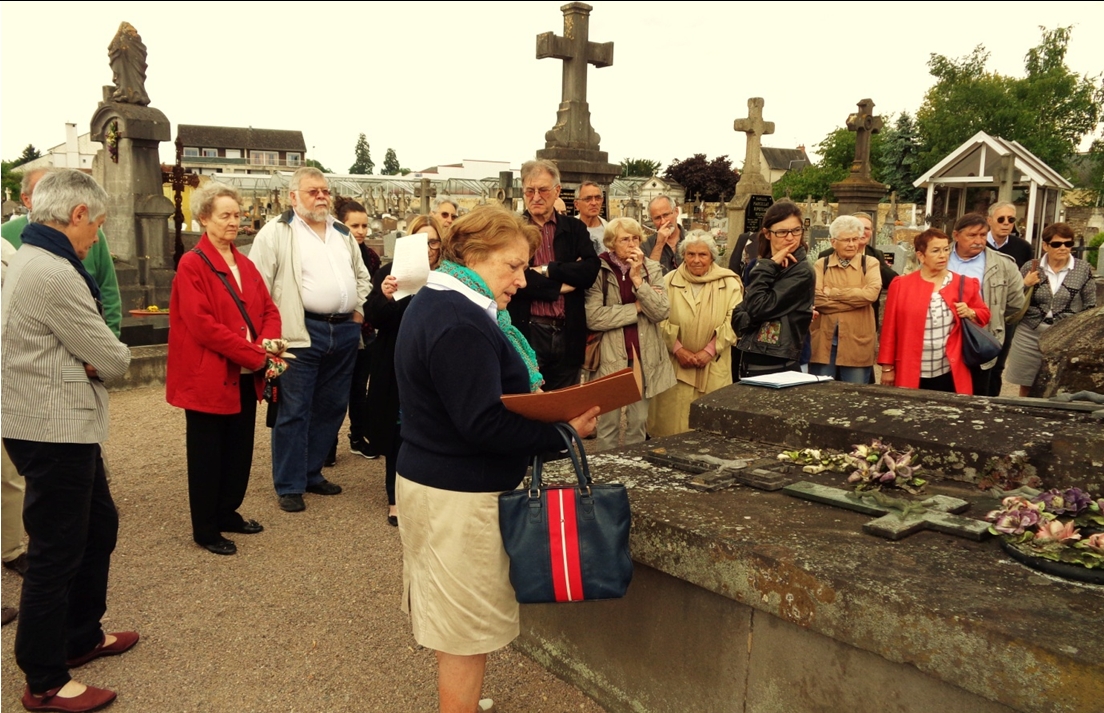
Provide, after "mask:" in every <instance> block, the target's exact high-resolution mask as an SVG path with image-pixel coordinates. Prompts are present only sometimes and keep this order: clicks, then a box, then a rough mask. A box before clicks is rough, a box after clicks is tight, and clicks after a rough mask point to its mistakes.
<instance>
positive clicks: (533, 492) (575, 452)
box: [529, 423, 592, 498]
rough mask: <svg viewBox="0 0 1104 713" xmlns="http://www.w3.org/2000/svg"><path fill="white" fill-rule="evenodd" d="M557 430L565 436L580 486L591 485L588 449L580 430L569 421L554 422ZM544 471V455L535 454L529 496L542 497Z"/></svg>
mask: <svg viewBox="0 0 1104 713" xmlns="http://www.w3.org/2000/svg"><path fill="white" fill-rule="evenodd" d="M553 425H555V427H556V430H557V431H559V433H560V437H561V438H563V440H564V444H565V445H566V446H567V457H568V458H570V459H571V465H572V467H573V468H574V469H575V477H576V478H577V479H578V480H579V487H581V488H589V487H590V485H591V482H592V480H591V477H590V465H589V464H588V463H587V459H586V450H585V449H584V448H583V440H582V439H581V438H579V434H578V432H576V431H575V429H574V428H572V427H571V424H568V423H556V424H553ZM543 472H544V456H542V455H539V454H538V455H535V456H533V474H532V482H531V483H530V486H529V497H530V498H537V497H540V490H541V486H542V485H543V483H542V480H541V476H542V474H543Z"/></svg>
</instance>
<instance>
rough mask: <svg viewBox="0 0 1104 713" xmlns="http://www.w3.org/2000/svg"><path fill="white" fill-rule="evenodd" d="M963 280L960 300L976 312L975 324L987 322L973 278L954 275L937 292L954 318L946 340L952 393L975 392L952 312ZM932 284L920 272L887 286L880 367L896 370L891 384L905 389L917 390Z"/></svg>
mask: <svg viewBox="0 0 1104 713" xmlns="http://www.w3.org/2000/svg"><path fill="white" fill-rule="evenodd" d="M963 279H965V280H966V284H965V289H964V290H963V298H962V301H963V302H965V303H966V304H967V305H969V307H970V309H972V310H974V311H976V312H977V323H978V324H981V325H982V326H984V325H986V324H988V323H989V308H988V307H987V306H985V302H983V301H982V299H981V285H980V284H979V283H978V281H977V279H976V278H973V277H966V278H963V277H962V276H960V275H957V274H955V275H954V276H953V277H952V278H951V281H950V282H949V283H948V284H947V286H946V287H944V288H943V289H941V290H940V291H939V294H941V295H942V296H943V299H944V300H945V301H946V302H947V306H948V307H950V309H951V314H952V315H953V316H954V326H953V327H952V328H951V334H950V337H948V339H947V359H948V360H949V361H950V362H951V375H952V376H953V377H954V384H955V392H956V393H959V394H972V393H974V385H973V379H972V378H971V377H970V367H968V366H966V363H965V362H963V361H962V324H961V320H960V319H959V317H958V313H957V312H955V303H956V302H958V301H959V299H958V285H959V282H960V281H961V280H963ZM933 289H935V285H934V284H932V283H930V282H928V281H927V280H925V279H924V278H922V277H920V271H919V270H917V271H916V272H912V273H909V274H908V275H904V276H903V277H899V278H897V279H896V280H894V281H893V282H891V283H889V295H888V296H887V297H886V304H885V317H884V318H883V321H882V336H881V346H880V347H879V349H878V363H879V364H893V365H894V366H895V367H896V374H895V376H894V384H895V385H897V386H902V387H904V388H907V389H917V388H919V387H920V357H921V355H922V353H923V350H924V322H925V321H926V320H927V316H928V305H929V304H930V303H931V296H932V290H933Z"/></svg>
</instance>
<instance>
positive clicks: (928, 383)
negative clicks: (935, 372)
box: [920, 371, 955, 394]
mask: <svg viewBox="0 0 1104 713" xmlns="http://www.w3.org/2000/svg"><path fill="white" fill-rule="evenodd" d="M920 388H921V389H927V390H928V391H945V392H947V393H948V394H953V393H955V383H954V375H953V374H952V373H951V372H949V371H948V372H947V373H946V374H941V375H940V376H933V377H931V378H930V379H925V378H921V379H920Z"/></svg>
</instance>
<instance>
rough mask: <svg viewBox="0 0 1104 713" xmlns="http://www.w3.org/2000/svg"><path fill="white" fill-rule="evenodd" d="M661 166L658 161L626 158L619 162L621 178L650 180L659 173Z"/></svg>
mask: <svg viewBox="0 0 1104 713" xmlns="http://www.w3.org/2000/svg"><path fill="white" fill-rule="evenodd" d="M661 165H662V164H660V162H659V161H649V160H648V159H646V158H627V159H625V160H624V161H622V162H621V178H630V177H633V176H636V177H640V178H651V177H652V176H655V175H656V174H658V173H659V167H660V166H661Z"/></svg>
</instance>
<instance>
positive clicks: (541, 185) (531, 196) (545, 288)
mask: <svg viewBox="0 0 1104 713" xmlns="http://www.w3.org/2000/svg"><path fill="white" fill-rule="evenodd" d="M521 185H522V189H523V195H524V197H525V217H526V218H527V219H528V220H529V222H530V223H532V224H533V225H535V226H537V228H539V229H540V231H541V243H540V245H539V246H537V250H536V253H535V254H534V255H533V259H532V260H531V261H530V265H529V269H528V270H527V271H526V273H525V282H526V285H525V287H524V288H522V289H520V290H518V291H517V294H515V295H514V298H513V299H512V300H510V306H509V310H510V318H511V320H513V323H514V324H515V325H516V326H517V328H518V329H520V330H521V333H522V334H524V335H525V338H526V339H528V340H529V344H531V345H532V347H533V351H535V352H536V353H537V364H538V365H539V366H540V370H541V375H542V376H544V386H543V388H544V390H545V391H551V390H553V389H562V388H563V387H565V386H571V385H573V384H577V383H579V374H580V369H581V368H582V366H583V353H584V352H585V350H586V335H587V328H586V307H585V302H584V299H585V297H586V290H587V288H588V287H590V286H591V285H592V284H594V280H595V279H596V278H597V277H598V267H599V262H598V256H597V255H596V254H595V253H594V245H593V244H592V243H591V242H590V233H588V232H587V229H586V226H585V225H583V223H582V221H580V220H578V219H576V218H572V217H570V216H567V215H559V214H557V213H556V210H555V207H554V205H555V202H556V199H557V198H559V197H560V171H559V169H558V168H556V164H554V163H552V162H551V161H546V160H536V161H526V162H525V164H524V165H523V166H522V167H521Z"/></svg>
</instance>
